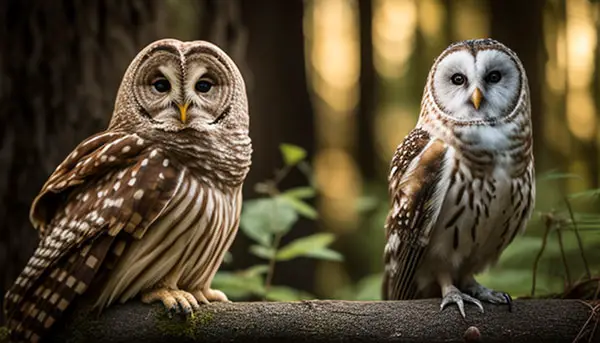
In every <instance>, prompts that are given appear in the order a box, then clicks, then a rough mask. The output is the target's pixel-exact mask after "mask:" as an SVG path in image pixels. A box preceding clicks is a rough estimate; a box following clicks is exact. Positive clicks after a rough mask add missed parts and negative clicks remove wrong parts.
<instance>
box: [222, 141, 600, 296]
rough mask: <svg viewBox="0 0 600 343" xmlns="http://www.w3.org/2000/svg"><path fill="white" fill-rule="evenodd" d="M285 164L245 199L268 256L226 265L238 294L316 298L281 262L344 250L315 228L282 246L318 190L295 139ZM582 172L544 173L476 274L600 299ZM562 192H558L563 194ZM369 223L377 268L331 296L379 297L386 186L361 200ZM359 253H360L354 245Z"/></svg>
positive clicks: (599, 251) (591, 207) (598, 221)
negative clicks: (294, 173)
mask: <svg viewBox="0 0 600 343" xmlns="http://www.w3.org/2000/svg"><path fill="white" fill-rule="evenodd" d="M280 150H281V153H282V156H283V160H284V162H285V165H284V166H283V167H282V168H281V169H279V170H278V171H276V173H275V175H274V177H273V178H272V179H269V180H266V181H264V182H261V183H259V184H257V185H255V190H256V192H257V193H259V194H261V195H262V197H261V198H258V199H252V200H246V201H245V202H244V207H243V212H242V216H241V224H240V228H241V232H242V234H244V235H246V236H247V237H248V238H250V239H251V240H252V241H253V242H254V244H253V245H251V246H250V248H249V252H250V253H251V254H253V255H255V256H258V257H259V258H260V259H262V260H264V263H260V264H258V265H255V266H252V267H250V268H247V269H244V270H238V271H233V272H231V271H220V272H219V273H217V275H216V277H215V280H214V286H215V287H216V288H218V289H222V290H223V291H224V292H225V293H226V294H228V295H229V296H230V297H231V298H232V299H237V300H239V299H250V298H253V299H256V298H260V299H264V300H273V301H289V300H301V299H314V298H316V297H315V296H314V295H312V294H308V293H306V292H303V291H299V290H296V289H293V288H291V287H289V286H286V285H273V284H272V280H273V274H274V273H275V270H276V268H275V267H276V266H278V265H279V264H281V263H285V262H286V261H289V260H292V259H295V258H300V257H309V258H315V259H320V260H332V261H342V259H343V258H342V255H341V254H340V253H339V252H337V251H334V250H331V249H330V248H329V245H330V244H331V243H333V241H334V240H335V237H334V235H333V234H331V233H324V232H321V233H316V234H313V235H310V236H306V237H301V238H298V239H296V240H294V241H291V242H290V243H288V244H287V245H285V246H281V244H280V243H281V239H282V237H284V236H285V235H286V234H288V233H289V232H290V230H292V229H293V227H294V224H295V223H296V221H297V220H298V219H299V218H300V217H305V218H308V219H311V220H315V219H317V217H318V214H317V211H316V210H315V209H314V208H313V207H312V206H311V205H310V204H308V203H307V200H309V199H312V198H314V197H315V195H316V189H315V184H314V182H313V179H312V173H311V168H310V165H309V163H308V162H307V161H306V159H305V158H306V152H305V151H304V150H303V149H302V148H300V147H298V146H294V145H290V144H283V145H281V146H280ZM293 168H298V170H300V171H301V172H302V173H303V174H304V175H305V176H306V179H307V185H306V186H302V187H296V188H291V189H287V190H280V189H279V187H278V186H279V183H280V182H281V180H282V179H284V178H285V177H286V175H288V173H289V172H290V171H291V170H292V169H293ZM578 179H580V178H579V176H577V175H573V174H566V173H560V172H557V171H550V172H546V173H543V174H541V175H540V176H539V177H538V178H537V180H536V185H537V196H536V199H537V200H536V209H535V210H534V213H533V215H532V218H531V220H530V221H529V223H528V226H527V230H526V231H525V233H524V234H522V235H519V236H517V237H516V238H515V240H514V241H513V242H512V244H510V245H509V246H508V248H507V249H506V250H505V251H504V252H503V254H502V255H501V257H500V260H499V261H498V263H497V264H496V265H495V266H492V267H491V268H490V269H489V270H488V271H486V272H485V273H483V274H481V275H478V276H477V277H476V278H477V279H478V281H479V282H481V283H482V284H483V285H485V286H487V287H491V288H494V289H497V290H502V291H506V292H508V293H510V294H511V295H513V297H515V298H518V297H537V298H547V297H554V298H574V299H589V300H593V299H598V298H599V294H600V211H599V209H600V189H590V190H587V191H583V192H577V193H571V194H565V192H564V191H563V190H562V189H563V187H560V185H561V183H562V184H563V185H564V184H565V182H566V181H575V182H576V181H577V180H578ZM556 199H559V201H558V202H556ZM357 210H358V211H359V212H360V213H361V217H362V218H363V224H364V225H361V226H362V227H364V229H362V230H363V231H362V232H361V231H359V232H356V234H355V236H356V240H359V241H361V246H363V247H364V249H362V250H364V251H359V252H356V253H357V254H360V255H361V256H362V257H363V258H365V259H369V260H370V261H371V262H370V265H371V271H372V272H371V273H367V275H366V276H364V277H363V278H362V279H358V280H355V281H354V282H350V283H349V284H346V285H345V286H344V287H341V288H340V289H338V290H336V292H335V293H334V294H333V296H331V297H332V298H337V299H346V300H380V299H381V294H380V292H381V282H382V273H381V270H382V268H383V261H381V253H382V251H383V244H384V242H385V240H384V238H383V232H384V230H383V223H384V220H385V216H386V215H387V211H388V199H387V189H386V188H385V187H379V186H375V187H372V188H370V189H369V188H368V189H367V190H366V192H365V195H364V196H363V197H361V198H360V199H359V201H358V203H357ZM353 253H355V252H354V251H353Z"/></svg>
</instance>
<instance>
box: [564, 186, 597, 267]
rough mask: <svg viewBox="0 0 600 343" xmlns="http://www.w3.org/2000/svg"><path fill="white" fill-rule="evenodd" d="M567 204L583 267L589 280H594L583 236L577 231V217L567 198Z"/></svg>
mask: <svg viewBox="0 0 600 343" xmlns="http://www.w3.org/2000/svg"><path fill="white" fill-rule="evenodd" d="M564 199H565V204H566V205H567V210H568V211H569V216H570V217H571V223H573V231H575V237H576V238H577V245H579V252H580V253H581V259H582V260H583V265H584V266H585V273H586V275H587V277H588V279H591V278H592V273H591V272H590V266H589V265H588V262H587V259H586V258H585V251H584V250H583V243H582V242H581V236H580V235H579V230H578V229H577V222H576V221H575V215H573V209H572V208H571V203H570V202H569V199H568V198H567V197H564Z"/></svg>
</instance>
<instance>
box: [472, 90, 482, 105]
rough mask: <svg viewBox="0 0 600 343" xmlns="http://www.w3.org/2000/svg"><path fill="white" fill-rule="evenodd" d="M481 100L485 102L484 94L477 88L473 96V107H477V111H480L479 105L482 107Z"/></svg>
mask: <svg viewBox="0 0 600 343" xmlns="http://www.w3.org/2000/svg"><path fill="white" fill-rule="evenodd" d="M481 100H483V94H481V91H480V90H479V88H475V91H474V92H473V95H471V102H472V103H473V106H475V109H476V110H478V109H479V105H481Z"/></svg>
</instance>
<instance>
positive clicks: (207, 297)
mask: <svg viewBox="0 0 600 343" xmlns="http://www.w3.org/2000/svg"><path fill="white" fill-rule="evenodd" d="M194 296H195V297H196V299H198V300H199V301H201V302H203V303H205V304H209V303H210V302H212V301H220V302H231V301H229V299H227V296H226V295H225V293H223V292H221V291H219V290H218V289H212V288H207V289H203V290H200V291H196V292H194Z"/></svg>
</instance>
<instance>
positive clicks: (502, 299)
mask: <svg viewBox="0 0 600 343" xmlns="http://www.w3.org/2000/svg"><path fill="white" fill-rule="evenodd" d="M463 292H465V293H467V294H469V295H471V296H473V297H474V298H477V299H479V300H481V301H485V302H488V303H492V304H506V305H508V311H509V312H512V298H511V297H510V295H509V294H508V293H505V292H499V291H495V290H493V289H489V288H487V287H484V286H482V285H480V284H479V283H477V282H475V281H473V282H472V283H471V284H470V285H469V286H467V287H465V288H464V289H463Z"/></svg>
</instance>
